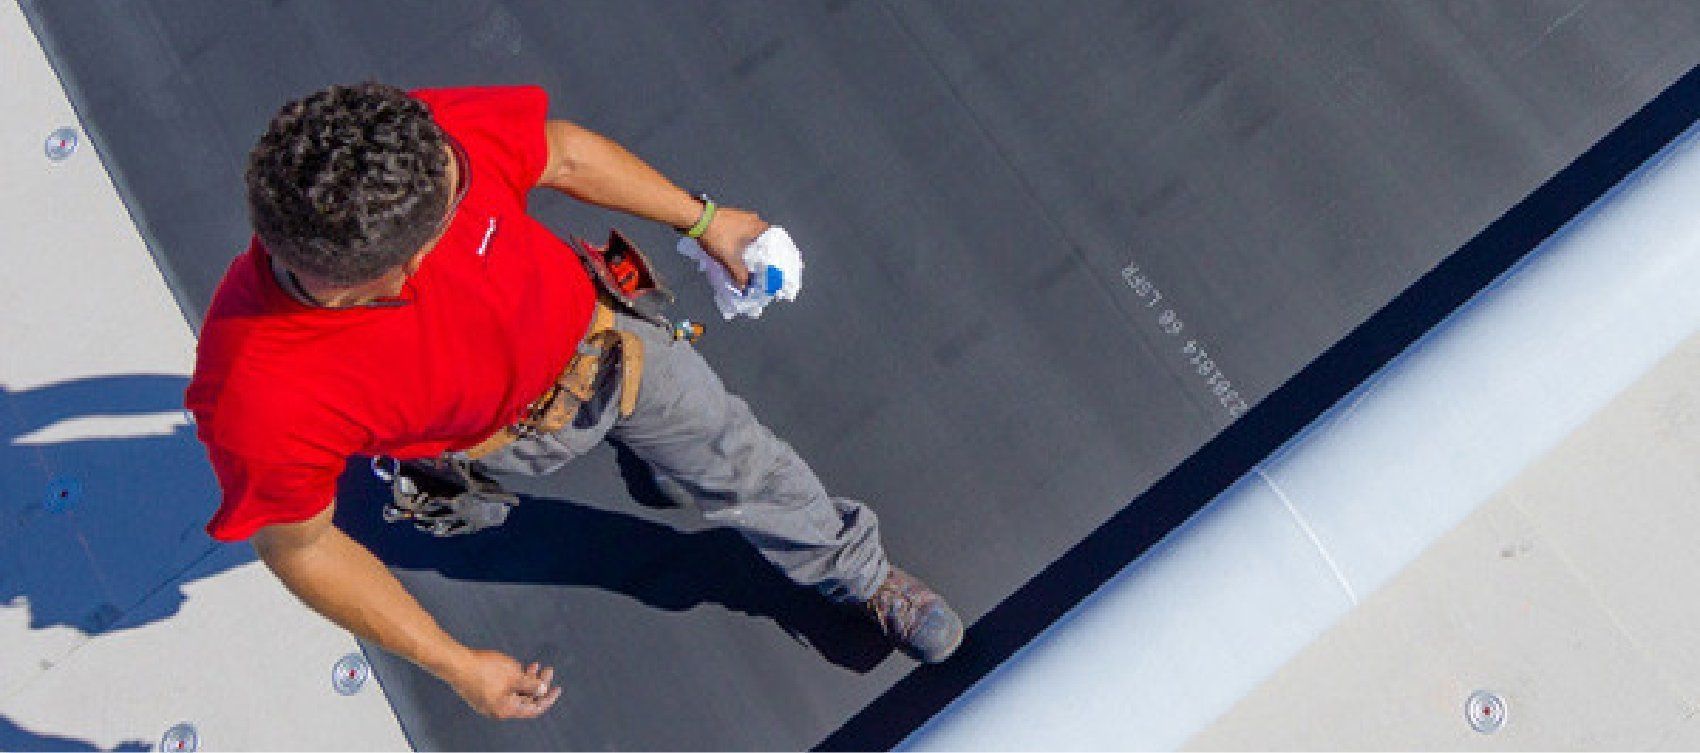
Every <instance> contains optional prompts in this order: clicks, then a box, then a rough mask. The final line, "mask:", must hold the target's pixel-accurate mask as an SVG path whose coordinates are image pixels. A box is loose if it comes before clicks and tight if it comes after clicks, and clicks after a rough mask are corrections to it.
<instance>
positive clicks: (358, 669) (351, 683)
mask: <svg viewBox="0 0 1700 753" xmlns="http://www.w3.org/2000/svg"><path fill="white" fill-rule="evenodd" d="M371 676H372V668H371V666H370V665H368V664H367V663H366V657H364V656H361V655H360V654H348V655H347V656H344V657H342V658H341V659H338V660H336V666H334V667H332V668H331V687H332V688H335V689H336V692H337V693H338V694H339V695H354V694H355V693H358V692H360V689H361V688H363V687H366V678H368V677H371Z"/></svg>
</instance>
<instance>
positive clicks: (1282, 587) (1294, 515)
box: [905, 129, 1700, 750]
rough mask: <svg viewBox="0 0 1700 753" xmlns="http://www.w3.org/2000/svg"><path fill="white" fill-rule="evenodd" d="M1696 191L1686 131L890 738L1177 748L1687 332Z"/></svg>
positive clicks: (924, 743) (1694, 269) (927, 745)
mask: <svg viewBox="0 0 1700 753" xmlns="http://www.w3.org/2000/svg"><path fill="white" fill-rule="evenodd" d="M1697 196H1700V140H1697V138H1696V136H1695V132H1694V131H1693V130H1692V129H1691V130H1690V132H1689V133H1687V134H1685V135H1684V136H1683V137H1681V138H1679V139H1678V140H1677V141H1676V142H1675V143H1674V144H1672V145H1671V146H1670V147H1669V148H1667V149H1666V150H1664V151H1663V152H1661V153H1660V154H1659V155H1658V156H1656V157H1655V158H1654V159H1652V160H1650V161H1649V162H1648V164H1647V165H1645V166H1643V167H1642V169H1641V170H1639V171H1637V173H1636V174H1634V175H1632V176H1631V177H1630V178H1628V179H1626V180H1625V181H1624V183H1623V184H1622V185H1620V186H1618V187H1617V188H1616V189H1614V190H1613V191H1612V192H1611V193H1610V194H1608V195H1607V196H1606V197H1604V198H1602V199H1601V200H1600V201H1599V202H1597V203H1596V205H1595V206H1594V207H1592V208H1591V209H1589V210H1588V211H1587V212H1584V213H1583V214H1582V215H1581V216H1579V217H1577V218H1576V219H1575V220H1573V221H1572V222H1571V223H1570V224H1569V225H1568V226H1567V227H1566V228H1565V229H1563V230H1562V231H1560V232H1559V233H1557V234H1555V235H1554V236H1553V237H1552V238H1550V239H1549V240H1548V241H1547V242H1546V243H1544V244H1542V246H1541V247H1540V248H1539V249H1537V250H1536V251H1535V252H1534V253H1532V254H1531V255H1530V257H1529V258H1528V259H1527V260H1525V261H1524V262H1523V263H1522V264H1520V265H1518V267H1517V268H1515V269H1513V270H1511V271H1510V272H1509V273H1507V274H1506V275H1505V276H1504V277H1502V278H1501V279H1500V280H1499V281H1498V282H1496V283H1495V284H1494V285H1493V286H1490V287H1489V289H1487V290H1485V291H1483V292H1482V294H1480V295H1479V296H1477V297H1476V298H1475V299H1474V300H1473V301H1472V302H1471V303H1470V304H1468V305H1466V306H1465V307H1464V308H1463V309H1462V310H1460V311H1459V312H1457V313H1455V314H1454V315H1453V316H1452V317H1450V318H1449V319H1448V320H1447V321H1446V322H1444V323H1443V324H1442V325H1440V326H1439V327H1437V328H1436V329H1435V331H1434V332H1432V333H1430V334H1429V336H1427V337H1426V338H1424V339H1423V340H1421V341H1419V342H1418V343H1416V344H1415V345H1413V346H1412V347H1411V348H1409V349H1408V350H1407V351H1406V352H1405V353H1403V354H1401V356H1400V357H1399V358H1397V359H1395V361H1394V362H1393V363H1392V364H1390V365H1389V366H1388V367H1387V368H1385V369H1383V370H1382V371H1381V372H1380V373H1378V374H1377V375H1376V376H1375V377H1374V378H1372V379H1371V380H1369V381H1368V382H1367V383H1366V384H1365V385H1364V386H1363V387H1360V388H1359V389H1358V390H1356V391H1355V392H1354V393H1353V394H1352V395H1349V396H1348V397H1347V398H1346V399H1344V400H1342V401H1341V403H1340V404H1339V405H1336V406H1335V407H1334V408H1333V409H1332V410H1330V411H1329V412H1328V413H1327V414H1325V415H1324V416H1323V417H1322V418H1320V419H1318V421H1317V422H1315V423H1314V424H1313V425H1312V426H1311V427H1310V428H1309V429H1307V430H1306V431H1305V432H1304V433H1302V434H1301V435H1300V436H1299V437H1296V438H1295V439H1294V440H1293V441H1291V442H1289V443H1288V445H1287V446H1286V447H1284V448H1283V449H1282V450H1280V451H1278V452H1277V453H1275V455H1273V456H1272V457H1271V458H1270V459H1268V460H1267V461H1265V463H1264V464H1262V466H1260V467H1259V468H1258V469H1257V470H1256V471H1254V472H1253V474H1251V476H1250V477H1249V478H1248V479H1247V480H1243V481H1241V482H1240V483H1239V484H1238V485H1236V486H1235V487H1234V488H1232V489H1230V490H1229V491H1228V492H1226V493H1224V494H1223V495H1222V496H1221V497H1220V498H1218V499H1217V500H1215V501H1213V502H1212V503H1211V504H1210V505H1209V506H1208V507H1207V508H1205V510H1203V511H1202V512H1201V513H1200V514H1199V516H1197V517H1196V518H1195V519H1194V520H1193V521H1192V522H1190V523H1189V524H1188V525H1187V526H1184V527H1183V528H1181V529H1180V530H1178V531H1176V532H1175V533H1173V534H1171V535H1170V536H1169V537H1168V538H1167V539H1166V540H1165V541H1164V542H1163V543H1162V544H1161V545H1159V546H1158V547H1156V548H1155V549H1154V550H1153V551H1152V552H1150V553H1148V554H1147V555H1146V556H1145V557H1143V558H1142V559H1141V560H1140V561H1138V562H1136V563H1134V564H1133V565H1131V566H1130V567H1129V568H1128V569H1127V570H1126V571H1124V572H1123V573H1121V574H1119V575H1118V576H1117V577H1116V578H1114V579H1112V580H1111V582H1110V583H1108V584H1106V585H1105V586H1104V587H1103V588H1102V589H1100V590H1099V591H1098V592H1097V593H1096V594H1094V595H1093V596H1092V597H1090V598H1089V599H1087V600H1086V601H1085V602H1084V603H1083V604H1081V605H1080V606H1079V607H1078V608H1076V609H1075V610H1074V611H1072V612H1071V613H1070V614H1069V615H1068V616H1066V617H1065V618H1064V619H1062V620H1060V621H1059V622H1058V623H1057V624H1055V625H1053V626H1052V627H1051V628H1050V629H1049V630H1047V631H1046V632H1045V633H1044V634H1043V635H1041V636H1040V637H1039V638H1038V639H1037V640H1035V641H1034V642H1033V643H1032V644H1031V645H1029V646H1027V647H1026V648H1025V649H1023V650H1022V651H1021V652H1019V653H1018V654H1017V655H1016V656H1015V657H1013V658H1012V659H1011V660H1010V661H1008V662H1006V664H1005V665H1004V666H1002V667H1000V668H999V669H998V670H997V671H995V672H994V673H992V674H991V675H990V676H988V677H987V678H985V679H984V680H982V681H981V682H980V683H979V684H978V685H976V687H975V688H973V689H972V690H970V691H969V692H968V693H967V694H965V695H964V696H963V697H962V698H960V699H958V700H957V701H956V702H955V703H954V704H952V705H951V706H950V707H949V708H948V709H946V710H945V711H944V712H943V713H941V714H940V715H939V717H938V718H936V719H934V720H933V721H932V722H931V723H929V724H928V725H927V726H925V727H923V728H922V729H921V730H919V731H917V732H916V733H915V734H914V735H913V736H911V738H910V739H909V740H908V741H906V743H905V745H906V746H908V747H914V748H919V749H953V750H954V749H999V750H1003V749H1057V748H1062V749H1088V748H1090V749H1168V748H1175V747H1178V746H1180V745H1182V744H1183V743H1184V742H1185V741H1186V740H1187V739H1189V738H1191V737H1192V736H1194V735H1195V734H1197V733H1198V732H1199V731H1200V730H1202V729H1203V728H1204V727H1205V725H1206V724H1207V723H1208V722H1209V720H1211V719H1213V718H1215V717H1216V716H1217V715H1219V714H1220V713H1222V712H1223V711H1224V710H1226V709H1227V708H1229V707H1230V706H1231V705H1232V704H1233V703H1234V702H1235V701H1237V700H1238V699H1239V698H1241V697H1242V696H1243V695H1244V694H1246V693H1248V692H1250V691H1252V690H1253V689H1254V688H1255V687H1256V686H1257V684H1258V683H1259V682H1260V681H1261V680H1263V679H1264V678H1266V677H1268V676H1269V675H1270V674H1272V673H1273V672H1275V671H1276V670H1277V669H1278V668H1280V667H1281V666H1282V665H1283V664H1285V663H1286V661H1287V660H1288V659H1289V658H1291V657H1292V656H1293V655H1295V654H1296V653H1297V652H1299V651H1300V650H1301V649H1302V648H1303V647H1304V646H1305V645H1307V644H1308V643H1310V642H1311V640H1313V639H1314V638H1316V637H1317V636H1318V635H1320V634H1321V633H1322V632H1323V631H1324V630H1325V629H1327V628H1328V627H1329V626H1330V625H1332V624H1333V623H1335V622H1336V621H1337V620H1339V619H1340V618H1341V617H1343V616H1344V615H1345V614H1346V613H1347V611H1348V609H1349V605H1351V604H1355V603H1357V602H1359V601H1361V600H1362V599H1364V598H1367V597H1368V596H1369V595H1371V594H1372V593H1374V592H1375V591H1376V590H1377V589H1379V588H1380V587H1381V586H1382V585H1383V584H1384V583H1386V582H1387V580H1388V579H1389V578H1391V577H1393V576H1394V575H1395V574H1396V573H1398V572H1399V571H1400V570H1401V569H1403V568H1404V567H1405V566H1406V565H1408V564H1409V563H1410V562H1411V561H1412V560H1413V559H1415V558H1416V557H1417V556H1418V554H1419V553H1420V552H1421V551H1423V550H1424V549H1425V548H1427V547H1428V546H1429V545H1431V544H1432V543H1433V542H1434V541H1436V540H1437V539H1438V538H1439V537H1441V536H1442V535H1443V534H1445V533H1446V532H1447V531H1449V530H1451V529H1452V528H1454V527H1455V526H1456V525H1457V524H1458V523H1459V522H1460V521H1461V520H1463V519H1464V518H1465V517H1466V516H1468V515H1469V514H1470V513H1471V512H1472V511H1473V510H1475V509H1477V508H1478V507H1479V506H1481V505H1482V504H1484V503H1485V502H1486V501H1487V500H1488V499H1489V498H1490V497H1491V496H1492V495H1493V494H1494V493H1495V492H1496V491H1498V490H1499V489H1500V488H1502V487H1503V486H1504V485H1505V484H1507V483H1508V482H1510V480H1511V479H1512V478H1513V477H1514V476H1515V475H1516V474H1517V473H1518V472H1520V471H1521V470H1522V469H1523V468H1525V467H1527V466H1528V465H1529V464H1530V463H1531V462H1533V461H1534V460H1535V459H1537V458H1539V457H1541V456H1542V455H1543V454H1544V453H1545V452H1547V451H1548V450H1549V449H1550V448H1552V447H1553V446H1554V445H1556V444H1557V443H1558V442H1559V441H1561V440H1562V439H1563V438H1564V437H1566V436H1568V435H1569V434H1570V433H1571V432H1572V431H1573V430H1574V429H1575V428H1576V427H1578V426H1580V425H1581V424H1582V423H1583V422H1584V421H1585V420H1587V418H1588V417H1589V416H1591V415H1593V414H1594V413H1595V412H1596V411H1597V410H1599V409H1600V408H1601V407H1602V406H1603V405H1605V404H1606V403H1607V402H1608V401H1609V400H1611V399H1612V398H1613V397H1614V396H1615V395H1617V394H1618V393H1619V392H1620V391H1622V390H1623V389H1625V388H1626V387H1627V386H1628V385H1630V384H1631V383H1633V382H1634V381H1635V380H1636V379H1637V378H1639V377H1640V376H1641V375H1642V374H1644V373H1646V372H1647V371H1648V370H1649V369H1650V368H1652V366H1653V365H1654V364H1656V363H1657V362H1658V361H1659V360H1660V359H1661V358H1663V357H1665V356H1666V354H1668V353H1670V352H1671V351H1672V349H1673V348H1675V347H1676V346H1677V344H1678V343H1680V342H1682V341H1683V340H1684V339H1685V338H1687V337H1688V336H1690V335H1692V334H1693V333H1695V332H1700V295H1696V294H1695V293H1694V291H1695V290H1696V288H1697V287H1700V212H1695V211H1694V210H1693V202H1694V200H1695V197H1697ZM1295 531H1296V532H1297V533H1296V534H1295ZM1295 535H1297V536H1302V539H1303V541H1304V542H1305V543H1306V544H1307V545H1308V546H1309V552H1308V554H1309V558H1308V559H1305V558H1295V557H1272V556H1268V555H1267V554H1266V552H1267V551H1268V550H1269V548H1270V547H1271V546H1272V544H1273V542H1281V541H1291V540H1293V538H1294V537H1295ZM1667 545H1669V546H1679V544H1678V543H1676V542H1667ZM1235 552H1240V553H1243V554H1241V555H1240V557H1239V558H1240V559H1241V560H1243V561H1238V562H1235V561H1226V562H1224V561H1218V560H1220V559H1227V558H1233V557H1234V556H1235V555H1234V554H1233V553H1235ZM1319 588H1325V589H1331V590H1332V591H1333V598H1332V599H1330V598H1327V597H1325V596H1323V595H1321V594H1320V593H1319V591H1318V589H1319ZM1579 595H1580V592H1578V593H1570V594H1565V593H1556V592H1555V593H1551V594H1545V595H1543V598H1544V599H1545V601H1546V602H1548V603H1551V604H1554V605H1561V606H1555V607H1554V608H1555V609H1556V610H1558V613H1560V614H1567V613H1569V612H1575V611H1577V610H1578V609H1581V607H1579V606H1578V605H1577V604H1575V603H1574V601H1573V600H1574V599H1575V598H1577V597H1578V596H1579ZM1248 600H1249V603H1251V604H1255V605H1258V606H1257V607H1255V608H1251V609H1248V608H1247V607H1246V604H1247V603H1248ZM1262 605H1285V606H1282V607H1279V608H1274V607H1264V606H1262ZM1668 616H1669V615H1668V614H1665V613H1661V614H1660V615H1659V616H1658V617H1655V618H1649V619H1650V620H1651V621H1654V622H1657V624H1660V625H1663V626H1665V629H1666V630H1671V631H1679V630H1680V627H1681V624H1680V623H1669V622H1663V621H1661V620H1663V619H1664V618H1666V617H1668ZM1567 629H1568V626H1567V625H1564V624H1554V625H1552V627H1551V628H1550V631H1551V632H1549V633H1547V634H1544V635H1543V637H1546V638H1553V639H1558V640H1563V639H1564V636H1563V633H1564V632H1565V631H1566V630H1567ZM1577 629H1582V628H1581V627H1580V626H1579V627H1578V628H1577ZM1592 629H1593V630H1594V633H1595V634H1598V635H1601V636H1602V641H1603V640H1605V638H1604V637H1603V636H1605V632H1602V631H1606V627H1605V626H1603V625H1595V626H1593V627H1592ZM1606 632H1609V631H1606ZM1404 640H1406V639H1405V638H1384V640H1383V642H1382V643H1380V644H1377V645H1379V646H1380V647H1381V648H1382V649H1384V650H1386V651H1389V652H1397V651H1398V650H1399V649H1400V648H1401V646H1402V643H1403V641H1404ZM1531 645H1532V644H1531ZM1602 645H1604V644H1603V643H1602ZM1617 650H1618V654H1619V655H1621V656H1624V657H1628V656H1631V655H1632V654H1630V653H1629V652H1628V651H1627V649H1626V648H1625V647H1623V646H1621V645H1619V646H1617ZM1605 657H1606V655H1601V658H1600V659H1599V660H1600V661H1601V662H1604V663H1605V664H1612V662H1611V661H1609V660H1608V658H1605ZM1614 666H1615V665H1614ZM1412 669H1413V670H1414V671H1422V670H1424V669H1425V668H1420V667H1417V668H1412ZM1631 674H1633V673H1631ZM1582 676H1583V675H1579V674H1572V675H1567V676H1565V678H1567V679H1570V680H1576V679H1580V678H1581V677H1582ZM1628 676H1629V675H1625V674H1623V673H1621V672H1620V673H1619V674H1618V675H1616V679H1617V680H1620V681H1624V682H1627V680H1626V678H1627V677H1628ZM1602 687H1604V688H1607V689H1624V688H1625V687H1626V685H1624V684H1623V683H1622V682H1620V683H1618V684H1608V685H1605V686H1602ZM1064 689H1066V690H1064ZM1462 701H1463V696H1461V695H1460V696H1458V697H1457V698H1456V699H1455V705H1456V706H1457V713H1458V714H1461V713H1462ZM1301 705H1302V704H1301V703H1300V702H1299V701H1297V700H1295V701H1294V702H1293V708H1295V709H1296V708H1298V707H1299V706H1301ZM1649 713H1652V712H1649ZM1573 718H1574V719H1575V720H1577V722H1578V723H1579V724H1580V723H1582V720H1583V719H1584V718H1585V717H1582V716H1576V717H1573ZM1657 718H1660V719H1664V718H1666V717H1665V715H1664V712H1663V711H1660V712H1658V713H1657ZM1322 739H1326V738H1314V739H1313V742H1314V741H1315V740H1322ZM1315 744H1323V743H1319V742H1317V743H1315ZM1359 744H1360V745H1368V746H1370V747H1378V748H1379V747H1393V748H1399V747H1406V746H1404V745H1401V744H1400V742H1399V741H1398V740H1396V739H1383V740H1375V741H1360V742H1359ZM1301 747H1302V746H1301Z"/></svg>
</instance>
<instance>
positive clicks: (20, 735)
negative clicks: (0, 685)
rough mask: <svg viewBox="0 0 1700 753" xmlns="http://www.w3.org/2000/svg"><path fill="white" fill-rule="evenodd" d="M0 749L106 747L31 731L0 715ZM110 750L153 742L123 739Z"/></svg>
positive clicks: (142, 746) (138, 747)
mask: <svg viewBox="0 0 1700 753" xmlns="http://www.w3.org/2000/svg"><path fill="white" fill-rule="evenodd" d="M0 750H39V751H102V750H108V749H107V748H102V747H100V746H98V745H95V744H94V743H92V742H89V741H87V740H79V739H77V738H75V737H61V736H59V735H52V734H47V733H43V732H33V731H31V730H27V729H24V728H23V727H20V726H18V724H17V723H16V722H13V721H12V720H10V719H7V718H6V717H3V716H0ZM111 750H114V751H126V750H153V744H152V743H150V742H148V741H146V740H125V741H124V742H121V743H119V744H118V747H116V748H111Z"/></svg>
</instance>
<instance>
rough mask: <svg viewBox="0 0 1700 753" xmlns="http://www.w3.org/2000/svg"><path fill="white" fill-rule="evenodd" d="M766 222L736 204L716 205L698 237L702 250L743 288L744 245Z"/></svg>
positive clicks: (745, 271) (745, 275)
mask: <svg viewBox="0 0 1700 753" xmlns="http://www.w3.org/2000/svg"><path fill="white" fill-rule="evenodd" d="M767 227H768V225H767V222H766V221H765V220H763V219H762V218H761V217H760V216H758V215H756V213H755V212H751V211H747V210H743V209H738V208H736V207H718V208H716V209H715V211H714V219H713V220H711V221H710V222H709V223H708V229H707V230H706V231H704V232H703V234H702V237H701V238H699V239H697V242H698V243H701V244H702V250H703V251H706V252H708V255H709V256H712V257H714V260H715V261H718V262H720V265H721V266H723V267H725V268H726V271H727V272H729V273H731V275H732V281H733V282H734V283H736V284H737V285H738V287H739V288H743V287H744V286H746V285H749V284H750V270H749V267H746V266H745V265H744V247H745V246H748V245H750V243H751V242H753V241H755V239H756V236H759V235H761V234H762V233H764V232H767Z"/></svg>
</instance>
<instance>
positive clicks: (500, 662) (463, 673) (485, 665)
mask: <svg viewBox="0 0 1700 753" xmlns="http://www.w3.org/2000/svg"><path fill="white" fill-rule="evenodd" d="M554 679H555V668H554V667H544V666H541V665H539V664H538V663H537V662H532V663H531V666H529V667H521V666H520V663H519V662H517V661H514V659H513V658H512V657H509V656H508V655H507V654H504V653H501V652H499V651H485V650H473V651H472V652H471V654H470V655H469V657H468V658H467V659H465V660H463V661H462V662H461V663H460V665H459V666H457V667H455V669H454V670H453V671H452V672H450V673H448V674H446V675H445V676H444V677H443V680H445V681H446V682H448V683H449V685H450V686H452V687H453V688H454V689H455V692H457V693H459V694H460V697H461V698H462V699H464V700H465V701H466V703H467V705H469V706H471V707H472V708H473V710H474V711H477V712H478V713H480V714H483V715H484V716H487V717H491V718H493V719H534V718H536V717H538V716H540V715H542V713H543V712H545V711H548V710H549V707H550V706H553V705H555V701H556V700H558V699H559V698H560V697H561V688H560V687H558V686H556V687H551V685H550V683H551V682H552V681H553V680H554Z"/></svg>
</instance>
